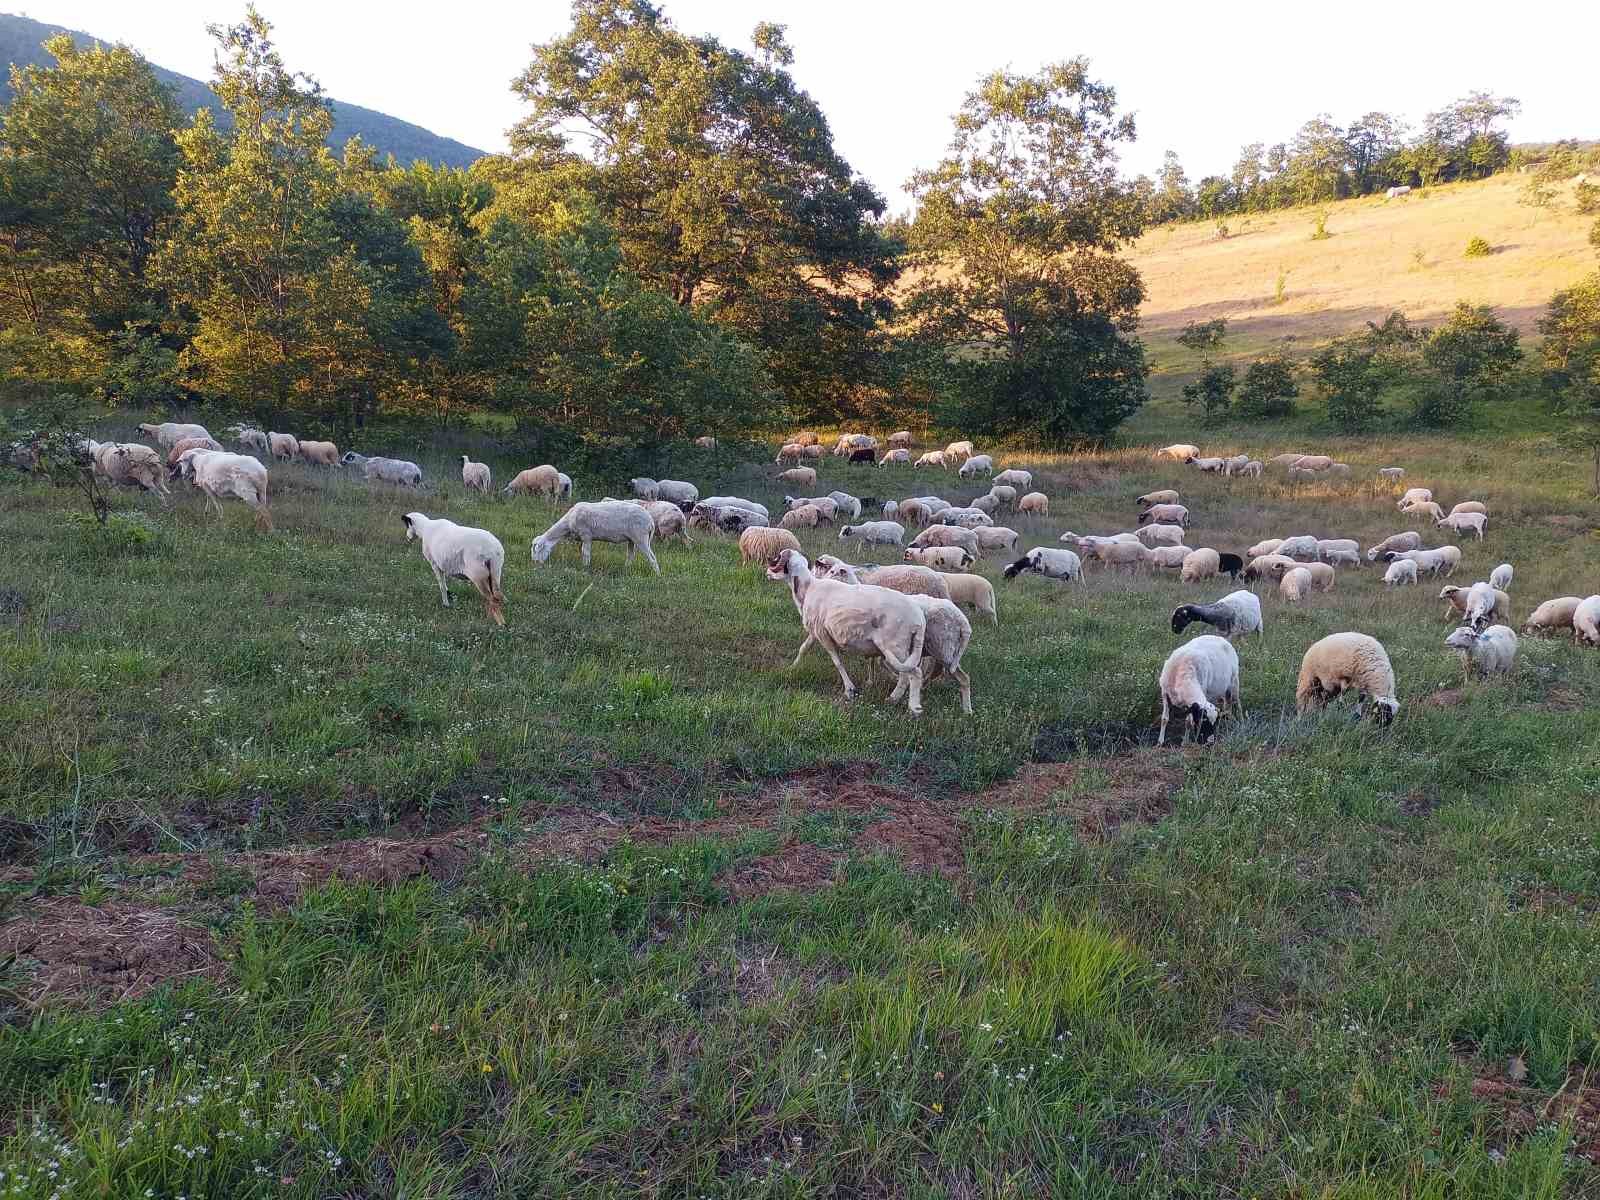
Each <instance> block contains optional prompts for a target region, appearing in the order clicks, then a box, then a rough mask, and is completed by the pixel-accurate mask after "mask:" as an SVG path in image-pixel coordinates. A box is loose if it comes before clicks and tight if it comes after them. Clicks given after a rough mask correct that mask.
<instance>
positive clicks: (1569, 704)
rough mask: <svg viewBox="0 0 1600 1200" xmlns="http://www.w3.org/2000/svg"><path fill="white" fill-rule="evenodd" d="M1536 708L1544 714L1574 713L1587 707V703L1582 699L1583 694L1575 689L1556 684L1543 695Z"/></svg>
mask: <svg viewBox="0 0 1600 1200" xmlns="http://www.w3.org/2000/svg"><path fill="white" fill-rule="evenodd" d="M1538 707H1539V708H1542V709H1544V710H1545V711H1546V712H1576V711H1577V710H1578V709H1580V708H1584V707H1587V702H1586V701H1585V700H1584V698H1583V693H1582V692H1580V691H1578V689H1577V688H1570V687H1562V686H1561V685H1559V684H1558V685H1557V686H1555V687H1553V688H1551V689H1550V690H1549V691H1548V692H1546V693H1545V696H1544V699H1543V700H1542V701H1540V702H1539V705H1538Z"/></svg>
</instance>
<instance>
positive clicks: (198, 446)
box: [167, 437, 222, 470]
mask: <svg viewBox="0 0 1600 1200" xmlns="http://www.w3.org/2000/svg"><path fill="white" fill-rule="evenodd" d="M221 449H222V447H221V446H220V445H219V444H218V443H217V442H216V440H215V439H214V438H208V437H203V438H197V437H190V438H182V439H180V440H179V441H177V442H174V443H173V445H172V449H171V451H169V452H168V454H167V468H168V469H169V470H170V469H171V468H172V467H174V466H176V465H177V462H178V460H179V459H180V458H182V457H183V455H184V451H186V450H221Z"/></svg>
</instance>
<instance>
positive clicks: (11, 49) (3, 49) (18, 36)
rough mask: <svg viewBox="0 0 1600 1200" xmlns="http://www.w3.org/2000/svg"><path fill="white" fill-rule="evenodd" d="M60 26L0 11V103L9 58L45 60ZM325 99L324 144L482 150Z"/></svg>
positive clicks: (196, 83) (182, 94) (171, 74)
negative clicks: (328, 115)
mask: <svg viewBox="0 0 1600 1200" xmlns="http://www.w3.org/2000/svg"><path fill="white" fill-rule="evenodd" d="M61 32H63V30H62V28H61V26H59V25H47V24H45V23H43V22H41V21H34V20H31V19H29V18H28V17H19V16H13V15H11V14H8V13H0V63H5V64H7V66H6V69H5V71H4V73H3V74H0V104H7V103H10V100H11V84H10V68H9V64H12V63H15V64H18V65H22V66H29V65H40V66H48V65H49V64H50V63H51V62H52V61H53V60H52V59H51V58H50V56H49V55H48V54H46V53H45V52H44V49H43V44H44V42H45V40H46V39H47V38H49V37H52V36H54V35H55V34H57V33H61ZM64 32H67V33H70V34H71V35H72V37H73V39H74V40H75V41H76V42H77V43H78V44H79V45H92V44H94V43H95V42H100V41H103V39H101V38H96V37H94V36H93V35H91V34H87V33H80V32H78V31H77V30H75V29H69V30H65V31H64ZM136 49H140V48H139V47H136ZM152 65H154V64H152ZM155 73H156V76H157V77H158V78H159V79H160V80H161V81H162V82H163V83H165V84H168V85H169V86H170V87H172V88H173V90H174V92H175V93H176V95H177V98H178V103H179V104H180V105H181V106H182V107H183V108H184V110H185V111H186V112H193V111H194V110H195V109H197V108H203V107H207V106H209V107H211V108H212V109H217V108H218V105H217V101H216V97H215V96H214V95H213V94H212V92H211V88H210V87H209V86H208V85H207V84H205V83H202V82H201V81H200V80H198V79H191V78H190V77H189V76H187V75H179V74H178V73H177V72H176V71H168V70H167V69H166V68H164V67H155ZM330 103H331V107H332V109H333V132H332V133H331V134H330V135H329V136H328V144H329V145H330V146H332V147H334V148H335V149H338V148H339V147H341V146H343V145H344V143H345V142H346V141H347V140H348V139H350V138H352V137H354V136H356V135H357V134H359V135H360V136H361V139H362V140H363V141H365V142H366V143H368V144H369V145H371V146H374V147H376V148H377V150H378V153H379V154H380V155H384V154H392V155H394V156H395V158H396V159H397V160H398V161H399V162H401V163H403V164H404V163H410V162H412V161H413V160H414V159H419V158H420V159H425V160H427V161H428V162H433V163H443V164H445V165H447V166H452V167H464V166H467V165H468V164H469V163H471V162H472V161H473V160H474V159H478V158H482V157H483V156H484V152H483V151H482V150H475V149H473V148H472V147H471V146H465V145H462V144H461V143H460V142H458V141H455V140H453V139H451V138H447V137H440V136H439V135H438V134H436V133H429V132H428V131H427V130H426V129H424V128H422V126H420V125H413V124H411V123H410V122H409V121H401V120H399V119H398V118H396V117H391V116H388V115H387V114H385V113H381V112H374V111H373V110H372V109H370V108H362V107H361V106H360V105H359V104H347V103H345V102H344V101H342V100H333V101H331V102H330Z"/></svg>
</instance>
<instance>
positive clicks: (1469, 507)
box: [1450, 500, 1489, 517]
mask: <svg viewBox="0 0 1600 1200" xmlns="http://www.w3.org/2000/svg"><path fill="white" fill-rule="evenodd" d="M1458 513H1482V514H1483V515H1484V516H1488V515H1489V506H1488V505H1486V504H1485V503H1484V502H1483V501H1482V500H1463V501H1462V502H1461V503H1460V504H1458V505H1456V506H1455V507H1454V508H1452V509H1451V510H1450V516H1452V517H1453V516H1455V515H1457V514H1458Z"/></svg>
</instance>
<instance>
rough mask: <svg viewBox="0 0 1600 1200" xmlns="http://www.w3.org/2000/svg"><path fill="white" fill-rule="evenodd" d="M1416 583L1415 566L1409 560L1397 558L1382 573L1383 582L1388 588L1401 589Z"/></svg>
mask: <svg viewBox="0 0 1600 1200" xmlns="http://www.w3.org/2000/svg"><path fill="white" fill-rule="evenodd" d="M1416 581H1417V564H1416V563H1414V562H1412V561H1411V560H1410V559H1409V558H1397V559H1395V560H1394V562H1392V563H1390V564H1389V569H1388V570H1387V571H1385V572H1384V573H1383V582H1384V583H1385V584H1386V585H1387V586H1389V587H1402V586H1404V585H1405V584H1408V583H1416Z"/></svg>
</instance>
